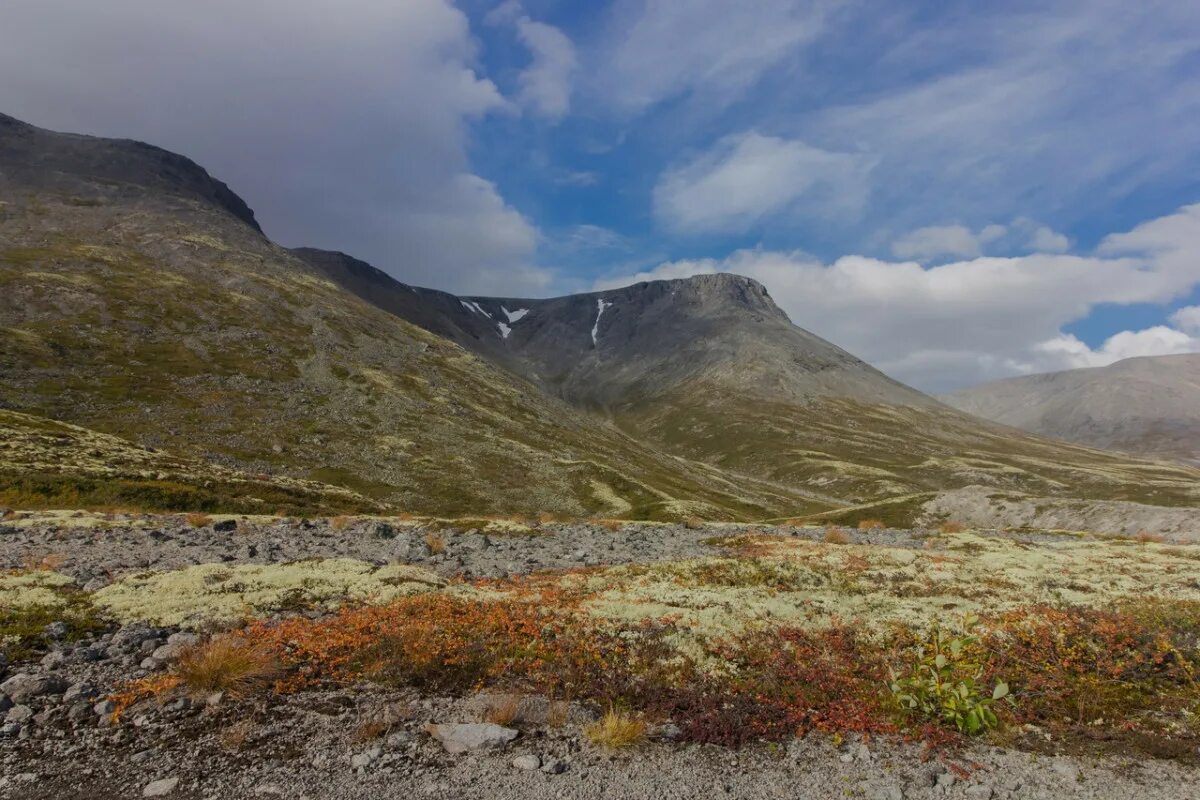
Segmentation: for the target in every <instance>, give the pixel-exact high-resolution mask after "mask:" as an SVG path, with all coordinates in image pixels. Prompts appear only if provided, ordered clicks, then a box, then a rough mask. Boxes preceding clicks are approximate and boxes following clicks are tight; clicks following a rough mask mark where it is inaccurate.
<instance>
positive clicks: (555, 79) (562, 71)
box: [485, 0, 579, 120]
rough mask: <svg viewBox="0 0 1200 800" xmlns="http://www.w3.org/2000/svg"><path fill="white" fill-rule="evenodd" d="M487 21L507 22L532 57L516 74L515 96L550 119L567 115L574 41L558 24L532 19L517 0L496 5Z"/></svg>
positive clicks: (572, 74) (576, 66)
mask: <svg viewBox="0 0 1200 800" xmlns="http://www.w3.org/2000/svg"><path fill="white" fill-rule="evenodd" d="M485 19H486V21H487V22H488V23H489V24H492V25H500V24H510V25H513V26H514V27H515V28H516V32H517V37H518V38H519V39H520V40H521V43H522V44H523V45H525V48H526V49H527V50H529V54H530V56H531V57H532V61H531V62H530V64H529V66H527V67H526V68H525V69H523V70H521V73H520V75H518V76H517V83H518V84H519V85H520V87H521V88H520V92H519V94H518V100H520V102H521V104H522V105H523V106H525V107H527V108H531V109H533V111H534V112H535V113H537V114H540V115H541V116H544V117H548V118H549V119H552V120H560V119H562V118H563V117H564V116H566V114H567V111H569V110H570V106H571V83H572V79H573V77H574V74H575V71H576V69H577V68H578V66H579V61H578V58H577V57H576V55H575V45H574V44H573V43H572V42H571V40H570V39H569V38H568V37H567V35H566V34H565V33H563V32H562V31H561V30H559V29H558V28H556V27H554V26H553V25H547V24H546V23H544V22H538V21H537V20H534V19H531V18H530V17H529V15H527V14H526V13H525V11H524V9H523V8H522V6H521V4H520V3H519V2H516V0H507V2H505V3H502V4H500V5H499V6H497V7H496V8H495V9H494V10H493V11H492V12H491V13H490V14H488V15H487V17H486V18H485Z"/></svg>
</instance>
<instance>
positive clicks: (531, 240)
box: [0, 0, 544, 291]
mask: <svg viewBox="0 0 1200 800" xmlns="http://www.w3.org/2000/svg"><path fill="white" fill-rule="evenodd" d="M64 20H70V24H64V22H63V21H64ZM231 20H235V21H236V23H235V24H231V22H230V21H231ZM476 57H477V54H476V44H475V42H474V40H473V38H472V36H471V32H470V28H469V25H468V21H467V18H466V16H464V15H463V14H462V13H461V12H460V11H458V10H457V9H455V8H454V7H453V6H452V5H450V3H449V2H447V1H446V0H406V2H402V3H396V2H383V0H347V1H346V2H340V1H339V2H335V1H334V0H257V1H256V2H253V3H244V2H239V1H237V0H212V1H211V2H207V3H163V2H158V0H111V2H106V3H79V2H77V1H76V0H15V2H9V3H6V4H5V7H4V23H3V25H2V26H0V74H3V75H4V76H5V77H4V80H3V81H0V108H3V109H4V110H5V111H6V113H10V114H13V115H14V116H17V117H18V118H22V119H25V120H27V121H29V122H32V123H34V124H38V125H42V126H45V127H51V128H55V129H58V130H69V131H79V132H86V133H92V134H98V135H103V136H123V137H133V138H137V139H142V140H144V141H149V142H152V143H154V144H157V145H160V146H162V147H166V148H168V149H170V150H174V151H177V152H180V153H183V154H185V155H187V156H189V157H191V158H193V159H195V160H196V161H198V162H199V163H200V164H201V165H203V166H204V167H205V168H207V169H208V170H209V171H210V172H211V173H213V174H214V175H216V176H217V177H218V178H220V179H222V180H224V181H226V182H228V183H229V184H230V186H231V187H232V188H233V189H234V191H236V192H238V193H239V194H241V195H242V196H243V197H245V198H246V200H247V202H248V203H249V204H250V205H251V206H252V207H253V208H254V209H255V212H256V213H257V215H258V218H259V220H260V221H261V222H262V224H263V227H264V229H265V230H266V231H267V232H268V233H269V234H270V235H271V236H273V237H275V238H277V239H279V240H280V241H282V242H284V243H286V244H289V245H299V244H305V245H312V246H316V247H329V248H337V249H341V250H346V251H348V252H352V253H354V254H355V255H357V256H359V257H360V258H365V259H367V260H370V261H372V262H373V263H375V264H377V265H378V266H379V267H380V268H382V269H385V270H388V271H390V272H392V273H393V274H394V275H396V276H397V277H399V278H401V279H403V280H405V281H410V282H416V283H425V284H433V285H436V286H439V287H442V288H447V289H451V290H460V291H461V290H468V289H470V290H473V291H479V286H480V285H481V284H483V283H485V282H492V281H495V280H496V276H502V275H507V276H509V277H510V278H511V280H512V281H514V282H518V285H519V286H527V287H530V288H532V287H534V286H536V285H541V283H542V280H543V277H544V276H539V274H538V272H537V271H536V270H531V269H530V268H529V267H528V266H527V264H528V262H529V259H530V258H532V256H533V253H534V250H535V247H536V244H537V239H538V233H537V230H536V229H535V228H534V226H533V225H532V224H531V223H530V222H529V221H528V220H527V219H525V217H524V216H523V215H521V214H520V213H519V212H518V211H517V210H515V209H514V208H512V207H511V206H509V205H508V204H507V203H506V202H505V201H504V199H503V197H501V195H500V192H499V190H498V189H497V187H496V186H495V185H494V184H492V183H490V182H488V181H486V180H483V179H482V178H480V177H478V176H476V175H475V174H473V172H472V170H471V165H470V163H469V160H468V158H467V145H468V137H469V134H470V130H469V126H470V125H471V123H472V122H473V121H475V120H478V119H480V118H482V117H483V116H485V115H488V114H492V113H497V112H505V111H506V110H507V109H509V107H510V104H509V103H508V101H506V100H505V98H503V97H502V96H501V94H500V92H499V91H498V90H497V88H496V86H495V85H494V84H493V83H492V82H491V81H490V80H487V79H486V78H484V77H482V76H480V75H479V74H478V72H477V69H476Z"/></svg>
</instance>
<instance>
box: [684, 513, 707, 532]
mask: <svg viewBox="0 0 1200 800" xmlns="http://www.w3.org/2000/svg"><path fill="white" fill-rule="evenodd" d="M704 525H705V522H704V520H702V519H700V517H696V516H691V517H684V519H683V527H685V528H687V529H688V530H693V531H696V530H700V529H701V528H703V527H704Z"/></svg>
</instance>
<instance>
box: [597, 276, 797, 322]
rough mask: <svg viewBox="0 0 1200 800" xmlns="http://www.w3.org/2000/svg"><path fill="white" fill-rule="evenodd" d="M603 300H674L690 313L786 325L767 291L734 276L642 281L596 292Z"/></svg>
mask: <svg viewBox="0 0 1200 800" xmlns="http://www.w3.org/2000/svg"><path fill="white" fill-rule="evenodd" d="M598 294H599V295H600V296H602V297H604V298H611V297H621V298H627V299H631V300H636V299H638V298H643V299H645V300H647V301H651V302H653V301H655V300H658V299H660V298H673V299H675V300H676V301H677V302H683V303H686V304H687V305H688V306H690V307H691V308H690V309H689V312H690V313H693V314H698V315H700V316H718V315H721V314H724V313H727V312H729V311H733V310H748V311H752V312H755V313H759V314H764V315H766V316H768V317H774V318H777V319H780V320H783V321H785V322H786V321H789V320H788V316H787V314H786V313H784V311H783V309H781V308H780V307H779V306H777V305H776V304H775V301H774V300H773V299H772V298H771V294H770V292H768V291H767V287H765V286H763V285H762V284H761V283H759V282H758V281H756V280H754V279H753V278H747V277H746V276H745V275H738V274H736V273H733V272H712V273H703V274H700V275H692V276H689V277H687V278H671V279H665V280H656V281H643V282H641V283H635V284H633V285H632V286H625V287H622V288H620V289H613V290H610V291H606V292H599V293H598Z"/></svg>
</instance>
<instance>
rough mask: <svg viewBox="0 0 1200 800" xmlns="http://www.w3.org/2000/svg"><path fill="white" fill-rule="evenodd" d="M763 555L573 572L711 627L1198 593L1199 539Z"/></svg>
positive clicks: (646, 616) (592, 595) (630, 609)
mask: <svg viewBox="0 0 1200 800" xmlns="http://www.w3.org/2000/svg"><path fill="white" fill-rule="evenodd" d="M766 547H767V554H766V555H764V556H761V557H757V558H742V559H729V558H711V559H700V560H694V561H685V562H677V563H673V564H658V565H652V566H648V567H647V566H633V567H615V568H612V569H608V570H603V571H599V572H595V573H591V574H588V575H584V576H573V577H571V578H569V580H571V581H572V582H573V584H574V585H575V586H576V587H579V588H582V589H583V590H584V591H585V592H586V594H587V595H588V600H587V601H586V602H585V604H584V608H585V609H586V610H587V611H589V612H590V613H591V614H593V615H595V616H597V617H600V618H603V619H609V620H613V621H621V622H639V621H643V620H650V619H658V618H662V617H671V618H674V619H676V620H678V621H679V622H680V623H681V624H682V625H683V626H684V627H687V628H689V629H691V630H692V631H693V632H694V633H696V634H698V635H702V636H707V635H722V634H727V633H730V632H734V631H738V630H744V629H746V628H747V627H753V626H756V625H766V624H772V625H780V624H783V625H797V626H801V627H825V626H828V625H830V624H833V623H834V622H836V621H842V622H852V623H854V624H856V625H859V626H861V627H864V628H867V629H871V630H882V629H883V628H885V627H886V626H887V625H889V624H890V623H893V622H904V623H908V624H917V625H931V624H933V623H934V622H937V621H944V620H946V619H947V618H957V617H959V616H961V615H963V614H968V613H969V614H985V613H996V612H1002V611H1005V610H1009V609H1013V608H1017V607H1020V606H1026V605H1030V604H1036V603H1071V604H1079V605H1084V606H1092V607H1106V606H1109V605H1111V604H1112V603H1114V602H1115V601H1117V600H1120V599H1123V598H1135V597H1166V598H1174V599H1185V600H1200V563H1197V561H1196V559H1195V555H1196V553H1194V552H1193V551H1200V548H1195V547H1163V546H1160V545H1156V544H1146V545H1136V546H1120V545H1116V544H1114V543H1104V542H1096V541H1078V540H1074V539H1069V538H1063V539H1061V540H1056V541H1052V542H1042V543H1039V544H1036V545H1030V544H1024V543H1021V542H1018V541H1015V540H1011V539H1007V538H999V537H985V536H979V535H975V534H959V535H955V536H949V537H944V538H941V539H938V540H935V541H934V546H933V547H932V548H930V549H925V550H912V549H905V548H893V547H880V546H871V545H827V544H823V543H814V542H808V541H796V540H791V539H778V540H775V541H774V542H773V543H768V544H767V545H766Z"/></svg>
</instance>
